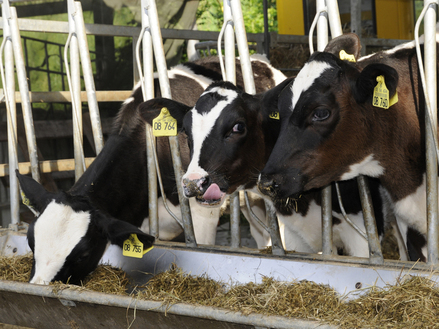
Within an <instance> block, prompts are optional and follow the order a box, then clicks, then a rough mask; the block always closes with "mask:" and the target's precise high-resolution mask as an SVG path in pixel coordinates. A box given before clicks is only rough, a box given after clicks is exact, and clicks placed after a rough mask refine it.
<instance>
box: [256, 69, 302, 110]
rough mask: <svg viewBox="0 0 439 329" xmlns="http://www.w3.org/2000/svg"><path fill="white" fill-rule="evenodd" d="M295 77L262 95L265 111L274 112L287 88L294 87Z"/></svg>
mask: <svg viewBox="0 0 439 329" xmlns="http://www.w3.org/2000/svg"><path fill="white" fill-rule="evenodd" d="M294 79H295V77H292V78H288V79H285V80H284V81H282V82H281V83H279V84H278V85H277V86H276V87H274V88H271V89H270V90H267V91H265V92H264V93H262V94H261V95H262V102H263V104H264V106H263V107H264V110H266V111H270V112H271V111H273V109H274V108H277V107H278V100H279V96H280V94H281V93H282V91H284V89H285V88H287V87H288V86H290V85H292V83H293V81H294Z"/></svg>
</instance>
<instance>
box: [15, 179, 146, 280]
mask: <svg viewBox="0 0 439 329" xmlns="http://www.w3.org/2000/svg"><path fill="white" fill-rule="evenodd" d="M17 176H18V179H19V181H20V186H21V188H22V190H23V193H24V194H25V195H26V197H27V198H28V199H29V202H30V205H32V206H33V207H34V208H35V209H36V210H37V211H38V212H39V213H40V216H39V217H38V218H36V219H35V220H34V221H33V222H32V224H31V225H30V226H29V229H28V233H27V237H28V243H29V247H30V248H31V250H32V252H33V266H32V272H31V277H30V283H36V284H48V283H49V282H52V281H62V282H64V283H67V282H69V283H73V284H79V283H80V281H81V280H83V279H84V278H85V276H86V275H87V274H89V273H90V272H91V271H93V270H94V269H95V268H96V266H97V264H98V262H99V260H100V259H101V257H102V255H103V253H104V251H105V249H106V247H107V244H108V242H110V243H112V244H115V245H118V246H120V247H122V245H123V242H124V241H125V240H126V239H127V238H128V237H129V236H130V235H131V234H133V233H135V234H137V236H138V238H139V240H140V241H141V242H143V244H144V247H145V248H148V247H150V246H151V245H152V244H153V242H154V237H152V236H150V235H148V234H145V233H143V232H142V231H140V230H139V229H138V228H136V227H135V226H134V225H131V224H129V223H127V222H124V221H121V220H118V219H115V218H112V217H111V216H109V215H106V214H105V213H104V212H102V211H99V210H97V209H96V208H95V207H94V206H93V205H92V204H91V202H90V201H89V199H88V198H87V197H85V196H80V195H71V194H69V193H66V192H60V193H51V192H48V191H46V190H45V189H44V187H43V186H41V185H40V184H38V183H37V182H36V181H35V180H33V179H32V178H30V177H27V176H23V175H20V174H19V173H18V172H17Z"/></svg>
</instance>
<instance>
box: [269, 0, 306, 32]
mask: <svg viewBox="0 0 439 329" xmlns="http://www.w3.org/2000/svg"><path fill="white" fill-rule="evenodd" d="M276 7H277V22H278V29H279V34H293V35H304V34H305V23H304V19H303V0H276Z"/></svg>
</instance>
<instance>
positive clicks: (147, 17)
mask: <svg viewBox="0 0 439 329" xmlns="http://www.w3.org/2000/svg"><path fill="white" fill-rule="evenodd" d="M141 6H142V31H141V36H140V37H139V40H138V44H137V46H136V48H137V49H138V47H140V46H139V43H140V42H143V63H144V71H145V75H146V79H148V80H146V79H143V77H142V78H141V81H142V92H143V97H144V99H145V100H147V99H151V98H153V97H154V72H153V54H154V55H155V60H156V66H157V73H158V77H159V83H160V91H161V94H162V97H165V98H169V99H172V95H171V87H170V84H169V78H168V73H167V66H166V59H165V53H164V49H163V42H162V35H161V30H160V23H159V19H158V14H157V7H156V3H155V1H154V0H142V2H141ZM151 45H152V47H151ZM136 54H138V51H136ZM139 62H140V60H138V66H139V74H141V73H140V72H141V68H140V64H139ZM147 82H148V83H147ZM145 130H146V136H145V138H146V143H147V164H148V177H149V179H148V181H149V182H148V188H149V205H150V207H151V208H150V233H151V234H152V235H154V236H158V231H159V230H158V227H159V226H158V210H157V209H158V207H157V195H158V194H157V178H159V181H160V185H162V184H161V179H160V172H159V167H158V162H157V156H156V153H155V139H154V138H153V136H152V129H151V126H150V125H148V124H146V129H145ZM169 145H170V147H171V154H172V163H173V166H174V173H175V181H176V182H177V184H176V185H177V192H178V199H179V202H180V210H181V216H182V219H183V229H184V235H185V242H186V246H188V247H196V246H197V242H196V240H195V234H194V228H193V224H192V216H191V212H190V208H189V201H188V199H187V198H185V197H184V195H183V189H182V186H181V184H179V182H180V181H181V178H182V176H183V170H182V164H181V158H180V147H179V142H178V137H177V136H170V137H169ZM156 173H157V174H156ZM150 175H151V176H150ZM151 178H153V179H151ZM162 195H163V196H162V198H163V202H164V205H165V207H166V209H167V210H168V212H169V213H170V214H171V215H172V216H173V218H174V219H175V220H176V221H177V222H178V223H179V224H180V225H181V221H180V220H179V219H178V218H177V217H176V216H175V215H174V214H173V213H172V212H171V211H170V210H169V207H168V206H167V203H166V199H165V198H166V197H165V196H164V193H162ZM151 209H152V212H151Z"/></svg>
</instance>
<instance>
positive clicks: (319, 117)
mask: <svg viewBox="0 0 439 329" xmlns="http://www.w3.org/2000/svg"><path fill="white" fill-rule="evenodd" d="M330 115H331V112H330V111H329V110H328V109H316V110H315V111H314V113H313V115H312V121H323V120H326V119H327V118H329V116H330Z"/></svg>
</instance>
